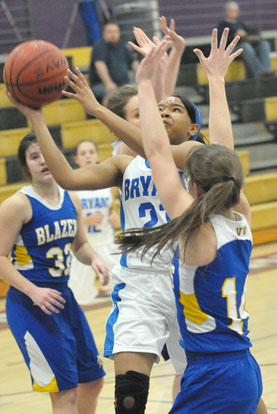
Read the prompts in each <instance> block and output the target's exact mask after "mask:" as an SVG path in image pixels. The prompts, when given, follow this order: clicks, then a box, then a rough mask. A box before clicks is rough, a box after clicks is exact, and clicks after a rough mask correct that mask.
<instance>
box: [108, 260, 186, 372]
mask: <svg viewBox="0 0 277 414" xmlns="http://www.w3.org/2000/svg"><path fill="white" fill-rule="evenodd" d="M138 272H139V271H138V270H134V269H132V270H130V269H126V268H124V267H121V266H115V267H114V268H113V271H112V281H113V283H114V290H113V293H112V300H113V309H112V311H111V312H110V315H109V317H108V320H107V324H106V333H107V335H106V340H105V347H104V348H105V349H104V356H106V357H112V356H113V354H116V353H118V352H140V353H142V352H143V353H152V354H156V355H157V359H156V362H159V359H160V358H159V356H160V354H161V351H162V349H163V346H164V344H165V343H166V345H167V350H168V354H169V356H170V359H171V362H172V364H173V366H174V368H175V371H176V374H177V375H178V374H182V373H183V372H184V369H185V367H186V356H185V352H184V350H183V348H182V347H181V346H180V344H179V341H180V338H181V335H180V330H179V326H178V323H177V316H176V314H177V312H176V304H175V297H174V293H173V290H172V282H171V277H170V274H169V273H168V274H167V273H154V272H152V273H150V272H142V271H140V273H138Z"/></svg>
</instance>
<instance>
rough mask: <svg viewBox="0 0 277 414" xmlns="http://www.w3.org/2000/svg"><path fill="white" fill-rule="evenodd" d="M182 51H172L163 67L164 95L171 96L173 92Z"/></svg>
mask: <svg viewBox="0 0 277 414" xmlns="http://www.w3.org/2000/svg"><path fill="white" fill-rule="evenodd" d="M182 55H183V50H182V51H181V50H177V49H175V48H173V49H172V51H171V53H170V55H169V57H168V61H167V64H166V67H165V77H164V94H165V96H171V95H172V94H173V92H174V90H175V87H176V83H177V78H178V74H179V69H180V63H181V58H182Z"/></svg>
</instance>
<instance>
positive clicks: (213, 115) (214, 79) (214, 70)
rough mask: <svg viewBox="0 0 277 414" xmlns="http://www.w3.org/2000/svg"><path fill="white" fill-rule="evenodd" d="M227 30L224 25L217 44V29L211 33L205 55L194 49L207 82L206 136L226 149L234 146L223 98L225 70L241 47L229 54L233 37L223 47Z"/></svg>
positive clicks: (225, 99) (224, 98) (225, 102)
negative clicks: (208, 49)
mask: <svg viewBox="0 0 277 414" xmlns="http://www.w3.org/2000/svg"><path fill="white" fill-rule="evenodd" d="M228 33H229V29H228V28H226V29H225V30H224V32H223V35H222V37H221V39H220V43H219V46H218V39H217V29H214V30H213V32H212V39H211V52H210V55H209V57H207V58H205V56H204V55H203V52H202V51H201V50H199V49H194V53H195V54H196V55H197V57H198V59H199V61H200V63H201V65H202V68H203V69H204V71H205V73H206V75H207V77H208V81H209V95H210V113H209V137H210V143H211V144H221V145H224V146H226V147H228V148H230V149H233V148H234V139H233V131H232V123H231V117H230V110H229V106H228V102H227V98H226V91H225V81H224V77H225V75H226V72H227V69H228V67H229V65H230V64H231V62H232V61H233V60H234V59H235V58H236V57H237V56H239V55H240V54H241V52H242V49H239V50H237V51H236V52H234V53H232V51H233V49H234V47H235V46H236V45H237V43H238V41H239V36H236V37H235V38H234V40H233V41H232V42H231V43H230V45H229V46H228V47H227V48H226V42H227V37H228Z"/></svg>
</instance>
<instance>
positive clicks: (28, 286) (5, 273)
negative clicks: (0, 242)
mask: <svg viewBox="0 0 277 414" xmlns="http://www.w3.org/2000/svg"><path fill="white" fill-rule="evenodd" d="M0 276H1V278H3V279H4V280H5V281H6V282H8V283H9V284H10V285H11V286H13V287H15V288H16V289H18V290H20V291H21V292H23V293H25V295H27V296H29V295H30V292H31V291H32V289H34V287H35V285H34V284H33V283H32V282H30V281H29V280H28V279H26V278H25V277H24V276H22V275H21V274H20V273H19V272H18V270H17V269H16V268H15V267H14V266H13V264H12V263H11V262H10V260H9V259H8V258H7V257H6V256H0Z"/></svg>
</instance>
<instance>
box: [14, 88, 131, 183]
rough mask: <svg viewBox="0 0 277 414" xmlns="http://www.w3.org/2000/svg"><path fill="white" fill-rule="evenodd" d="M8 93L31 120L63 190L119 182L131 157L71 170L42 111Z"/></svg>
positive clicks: (47, 161) (49, 166)
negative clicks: (18, 100)
mask: <svg viewBox="0 0 277 414" xmlns="http://www.w3.org/2000/svg"><path fill="white" fill-rule="evenodd" d="M8 96H9V98H10V100H11V101H12V102H13V103H14V105H15V106H16V107H17V108H18V109H19V110H20V111H21V112H22V113H23V114H24V115H25V116H26V117H27V118H28V119H29V120H30V122H31V124H32V127H33V131H34V133H35V135H36V138H37V140H38V142H39V145H40V148H41V150H42V153H43V156H44V158H45V161H46V164H47V166H48V168H49V169H50V171H51V173H52V174H53V176H54V178H55V180H56V181H57V183H58V184H59V185H60V186H61V187H63V188H65V189H66V190H82V189H89V190H96V189H99V188H107V187H114V186H120V185H121V180H122V174H123V172H124V171H125V168H126V165H128V163H129V162H130V160H131V159H132V158H131V157H128V156H121V157H116V158H114V157H113V158H109V159H107V160H105V161H103V162H102V163H100V164H97V165H93V166H90V167H87V168H78V169H73V168H72V167H71V165H70V164H69V162H68V161H67V160H66V158H65V157H64V155H63V154H62V152H61V151H60V149H59V148H58V147H57V145H56V143H55V141H54V140H53V138H52V136H51V134H50V131H49V129H48V127H47V125H46V123H45V121H44V118H43V113H42V111H41V110H34V109H32V108H29V107H28V106H25V105H22V104H20V103H18V102H17V101H15V100H14V99H13V98H12V97H11V95H10V94H9V93H8Z"/></svg>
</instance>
